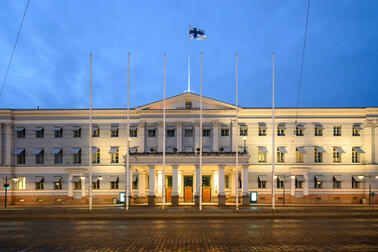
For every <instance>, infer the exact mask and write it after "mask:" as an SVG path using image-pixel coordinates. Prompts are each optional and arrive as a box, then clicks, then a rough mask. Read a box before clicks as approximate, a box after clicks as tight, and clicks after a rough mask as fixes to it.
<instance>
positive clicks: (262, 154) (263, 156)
mask: <svg viewBox="0 0 378 252" xmlns="http://www.w3.org/2000/svg"><path fill="white" fill-rule="evenodd" d="M267 152H268V151H267V149H266V147H265V146H259V153H258V158H259V163H264V162H266V153H267Z"/></svg>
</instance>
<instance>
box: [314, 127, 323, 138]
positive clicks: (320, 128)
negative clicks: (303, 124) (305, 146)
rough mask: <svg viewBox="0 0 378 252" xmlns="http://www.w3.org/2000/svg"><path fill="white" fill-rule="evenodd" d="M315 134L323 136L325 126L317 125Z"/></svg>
mask: <svg viewBox="0 0 378 252" xmlns="http://www.w3.org/2000/svg"><path fill="white" fill-rule="evenodd" d="M315 136H323V128H322V127H321V126H320V125H316V126H315Z"/></svg>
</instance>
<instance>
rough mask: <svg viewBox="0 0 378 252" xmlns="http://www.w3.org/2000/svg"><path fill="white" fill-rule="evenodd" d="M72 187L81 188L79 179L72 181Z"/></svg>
mask: <svg viewBox="0 0 378 252" xmlns="http://www.w3.org/2000/svg"><path fill="white" fill-rule="evenodd" d="M72 184H73V188H74V190H81V179H79V181H77V182H73V183H72Z"/></svg>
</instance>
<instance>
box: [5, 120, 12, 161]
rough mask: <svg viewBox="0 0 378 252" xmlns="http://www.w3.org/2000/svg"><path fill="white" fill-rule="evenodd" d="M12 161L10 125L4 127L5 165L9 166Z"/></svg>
mask: <svg viewBox="0 0 378 252" xmlns="http://www.w3.org/2000/svg"><path fill="white" fill-rule="evenodd" d="M11 159H12V123H11V122H9V123H7V124H6V127H5V165H7V166H10V165H11Z"/></svg>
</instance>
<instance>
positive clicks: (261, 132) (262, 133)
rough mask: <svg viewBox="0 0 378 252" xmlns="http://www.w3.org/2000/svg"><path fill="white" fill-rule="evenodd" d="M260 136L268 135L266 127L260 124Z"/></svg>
mask: <svg viewBox="0 0 378 252" xmlns="http://www.w3.org/2000/svg"><path fill="white" fill-rule="evenodd" d="M259 136H266V128H263V127H260V126H259Z"/></svg>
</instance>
